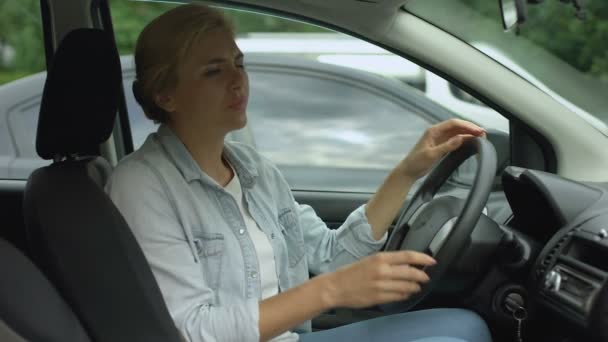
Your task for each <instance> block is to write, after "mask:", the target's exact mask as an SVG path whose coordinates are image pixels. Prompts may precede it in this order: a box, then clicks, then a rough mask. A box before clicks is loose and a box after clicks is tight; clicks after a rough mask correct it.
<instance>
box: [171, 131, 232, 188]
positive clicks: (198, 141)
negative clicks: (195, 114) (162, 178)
mask: <svg viewBox="0 0 608 342" xmlns="http://www.w3.org/2000/svg"><path fill="white" fill-rule="evenodd" d="M169 127H170V128H171V130H173V132H174V133H175V135H177V136H178V137H179V139H180V140H181V141H182V143H183V144H184V145H185V146H186V148H187V149H188V152H190V155H192V158H193V159H194V161H195V162H196V163H197V164H198V166H199V167H200V169H201V170H202V171H203V172H205V173H206V174H207V175H209V177H211V178H212V179H213V180H215V181H216V182H217V183H218V184H219V185H221V186H226V185H227V184H228V183H229V182H230V180H232V177H233V176H234V175H233V171H232V168H231V167H230V165H229V164H228V162H227V161H226V160H225V159H224V158H223V157H222V155H223V152H224V135H218V134H217V133H216V134H213V132H194V130H193V129H191V128H190V129H189V128H186V127H179V126H177V125H171V124H169Z"/></svg>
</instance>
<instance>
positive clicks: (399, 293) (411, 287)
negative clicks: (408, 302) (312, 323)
mask: <svg viewBox="0 0 608 342" xmlns="http://www.w3.org/2000/svg"><path fill="white" fill-rule="evenodd" d="M435 263H436V261H435V260H434V259H433V258H431V257H430V256H428V255H426V254H423V253H419V252H414V251H396V252H379V253H376V254H374V255H370V256H368V257H366V258H364V259H361V260H360V261H358V262H355V263H353V264H350V265H348V266H345V267H342V268H340V269H338V270H337V271H335V272H333V273H330V274H327V278H328V279H327V280H329V287H330V292H329V293H330V296H331V299H330V300H331V302H332V304H333V305H332V306H334V307H347V308H364V307H368V306H372V305H377V304H383V303H388V302H394V301H402V300H405V299H407V298H409V297H410V296H411V295H412V294H414V293H416V292H418V291H420V283H426V282H428V281H429V277H428V275H427V274H426V273H425V272H424V271H422V270H420V269H419V268H417V267H413V266H414V265H416V266H431V265H434V264H435Z"/></svg>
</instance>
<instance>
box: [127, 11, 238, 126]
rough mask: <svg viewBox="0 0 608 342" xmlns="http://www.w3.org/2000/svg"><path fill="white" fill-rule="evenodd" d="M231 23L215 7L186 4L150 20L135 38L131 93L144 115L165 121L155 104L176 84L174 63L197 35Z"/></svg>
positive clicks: (166, 115)
mask: <svg viewBox="0 0 608 342" xmlns="http://www.w3.org/2000/svg"><path fill="white" fill-rule="evenodd" d="M214 29H229V30H230V31H232V32H234V28H233V26H232V24H231V23H230V22H229V21H228V20H227V19H226V18H225V17H224V15H223V14H222V13H221V12H220V11H219V10H217V9H214V8H211V7H208V6H205V5H201V4H188V5H183V6H179V7H176V8H174V9H171V10H169V11H167V12H165V13H163V14H162V15H160V16H159V17H157V18H156V19H154V20H152V21H151V22H150V23H149V24H148V25H146V27H145V28H144V29H143V31H142V32H141V33H140V34H139V37H138V38H137V44H136V47H135V72H136V79H135V81H134V82H133V94H134V95H135V99H136V100H137V102H138V103H139V104H140V106H141V107H142V108H143V110H144V113H146V116H147V117H148V118H149V119H151V120H154V122H156V123H166V122H168V120H169V113H168V112H167V111H165V110H164V109H162V108H161V107H160V106H158V105H157V104H156V101H155V97H156V95H157V94H159V93H161V92H163V91H166V90H169V89H172V88H173V87H175V86H176V85H177V82H178V78H177V66H178V65H179V63H180V62H181V61H182V59H183V58H184V56H186V55H187V53H188V51H189V50H190V47H191V46H192V44H193V43H194V42H196V41H197V40H198V39H200V37H201V36H202V35H203V34H204V33H206V32H209V31H211V30H214Z"/></svg>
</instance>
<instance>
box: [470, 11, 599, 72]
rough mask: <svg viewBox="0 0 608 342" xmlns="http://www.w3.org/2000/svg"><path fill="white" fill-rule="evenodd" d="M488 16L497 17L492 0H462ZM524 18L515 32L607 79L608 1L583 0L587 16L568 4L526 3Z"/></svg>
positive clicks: (580, 67) (575, 65)
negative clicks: (577, 13) (582, 16)
mask: <svg viewBox="0 0 608 342" xmlns="http://www.w3.org/2000/svg"><path fill="white" fill-rule="evenodd" d="M462 2H463V3H466V4H467V5H469V6H470V7H473V8H476V9H478V10H479V11H480V12H481V13H483V14H484V15H486V16H487V17H488V18H498V17H499V16H500V12H499V10H498V1H496V0H462ZM527 9H528V11H527V14H528V16H527V19H526V22H525V23H524V24H523V25H522V26H521V27H520V31H519V34H520V35H521V36H522V37H524V38H527V39H528V40H530V41H532V42H533V43H535V44H537V45H538V46H542V47H543V48H545V49H546V50H547V51H549V52H551V53H552V54H554V55H555V56H557V57H558V58H560V59H562V60H563V61H565V62H567V63H568V64H570V65H572V66H573V67H575V68H576V69H578V70H580V71H582V72H584V73H588V74H589V75H591V76H594V77H596V78H599V79H603V80H608V1H605V0H589V1H585V9H586V12H587V18H586V19H585V20H580V19H578V18H577V17H576V16H575V9H574V7H573V6H572V5H571V4H564V3H562V2H561V1H558V0H545V1H544V2H543V3H541V4H539V5H533V4H529V5H528V6H527Z"/></svg>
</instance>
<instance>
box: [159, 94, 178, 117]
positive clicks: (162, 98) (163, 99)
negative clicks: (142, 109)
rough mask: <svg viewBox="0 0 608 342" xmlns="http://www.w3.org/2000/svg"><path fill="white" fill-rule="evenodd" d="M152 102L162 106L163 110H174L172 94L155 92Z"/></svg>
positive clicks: (169, 111)
mask: <svg viewBox="0 0 608 342" xmlns="http://www.w3.org/2000/svg"><path fill="white" fill-rule="evenodd" d="M154 102H155V103H156V105H157V106H159V107H160V108H162V109H163V110H164V111H165V112H168V113H171V112H174V111H175V101H174V99H173V96H171V95H168V94H165V93H163V94H157V95H156V96H155V97H154Z"/></svg>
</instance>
